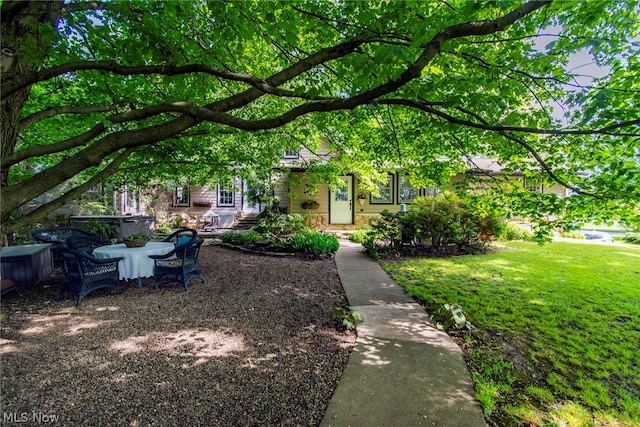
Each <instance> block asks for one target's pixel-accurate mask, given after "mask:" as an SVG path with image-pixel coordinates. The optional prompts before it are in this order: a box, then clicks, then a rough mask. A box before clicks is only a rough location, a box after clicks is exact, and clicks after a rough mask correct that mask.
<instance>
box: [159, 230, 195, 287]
mask: <svg viewBox="0 0 640 427" xmlns="http://www.w3.org/2000/svg"><path fill="white" fill-rule="evenodd" d="M202 242H204V239H201V238H196V239H192V240H191V241H190V242H189V243H187V244H184V245H180V246H178V247H176V248H175V249H174V250H172V251H171V252H169V253H168V254H166V255H149V258H151V259H153V262H154V268H153V285H154V287H155V288H156V289H158V285H160V284H163V283H176V282H177V283H180V284H181V285H182V287H183V288H184V290H185V291H186V290H187V289H188V285H189V282H191V280H193V279H200V280H201V281H202V283H204V278H203V277H202V274H201V273H200V270H199V269H198V255H199V254H200V247H201V246H202Z"/></svg>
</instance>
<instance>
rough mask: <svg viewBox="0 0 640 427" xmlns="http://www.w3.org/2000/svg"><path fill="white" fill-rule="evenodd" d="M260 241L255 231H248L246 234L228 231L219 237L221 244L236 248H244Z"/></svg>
mask: <svg viewBox="0 0 640 427" xmlns="http://www.w3.org/2000/svg"><path fill="white" fill-rule="evenodd" d="M261 239H262V236H260V234H258V233H256V232H255V231H248V232H246V233H234V232H233V231H230V232H228V233H224V234H221V235H220V240H222V242H223V243H228V244H230V245H236V246H245V245H248V244H252V243H255V242H257V241H259V240H261Z"/></svg>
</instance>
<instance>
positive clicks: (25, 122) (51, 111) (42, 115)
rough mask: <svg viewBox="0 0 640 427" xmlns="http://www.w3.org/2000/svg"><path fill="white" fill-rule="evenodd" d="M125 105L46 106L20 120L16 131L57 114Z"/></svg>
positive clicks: (106, 109)
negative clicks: (46, 107)
mask: <svg viewBox="0 0 640 427" xmlns="http://www.w3.org/2000/svg"><path fill="white" fill-rule="evenodd" d="M125 105H127V104H126V103H124V102H120V103H116V104H111V105H91V106H84V107H76V106H71V105H69V106H59V107H53V108H48V109H46V110H42V111H38V112H37V113H33V114H31V115H30V116H27V117H25V118H23V119H22V120H20V123H19V124H18V132H22V131H23V130H25V129H26V128H28V127H29V126H32V125H33V124H34V123H36V122H38V121H40V120H44V119H48V118H51V117H54V116H57V115H59V114H90V113H104V112H107V111H112V110H115V109H117V108H118V107H122V106H125Z"/></svg>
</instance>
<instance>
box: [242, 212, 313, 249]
mask: <svg viewBox="0 0 640 427" xmlns="http://www.w3.org/2000/svg"><path fill="white" fill-rule="evenodd" d="M303 219H304V218H303V216H302V215H299V214H285V213H282V212H280V209H279V207H278V205H277V204H275V203H273V204H272V205H271V206H269V207H268V208H267V209H265V210H264V211H262V212H261V213H260V214H259V215H258V223H257V224H256V225H255V226H253V227H252V228H251V230H252V231H255V232H256V233H259V234H260V235H261V236H263V237H264V238H265V239H267V240H278V239H282V238H284V237H286V236H290V235H292V234H296V233H300V232H304V231H308V230H309V229H308V228H307V227H306V226H305V225H304V224H303V222H302V221H303Z"/></svg>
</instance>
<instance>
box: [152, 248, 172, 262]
mask: <svg viewBox="0 0 640 427" xmlns="http://www.w3.org/2000/svg"><path fill="white" fill-rule="evenodd" d="M176 252H177V251H176V249H174V250H172V251H171V252H169V253H166V254H164V255H147V256H148V257H149V258H151V259H152V260H164V259H170V258H175V256H176Z"/></svg>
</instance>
